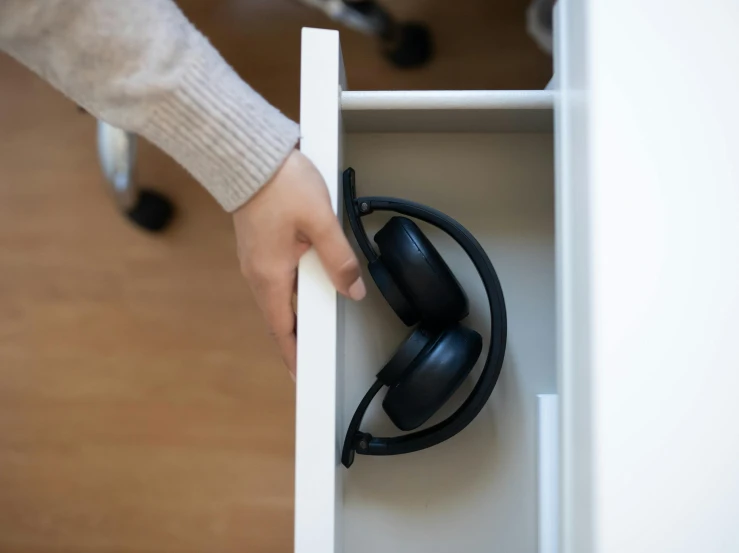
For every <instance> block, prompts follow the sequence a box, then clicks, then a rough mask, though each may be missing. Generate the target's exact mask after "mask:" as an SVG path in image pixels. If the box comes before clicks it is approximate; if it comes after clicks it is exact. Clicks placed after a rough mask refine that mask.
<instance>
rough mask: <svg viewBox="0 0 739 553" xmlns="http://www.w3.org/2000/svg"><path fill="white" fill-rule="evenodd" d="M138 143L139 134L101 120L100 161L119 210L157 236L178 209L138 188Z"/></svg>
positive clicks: (151, 191)
mask: <svg viewBox="0 0 739 553" xmlns="http://www.w3.org/2000/svg"><path fill="white" fill-rule="evenodd" d="M137 142H138V139H137V136H136V135H135V134H132V133H129V132H126V131H124V130H121V129H119V128H117V127H114V126H112V125H109V124H108V123H105V122H103V121H100V120H98V122H97V147H98V159H99V161H100V166H101V168H102V171H103V175H104V176H105V181H106V183H107V185H108V189H109V191H110V192H111V195H112V197H113V200H114V202H115V204H116V207H117V208H118V210H119V211H121V213H123V214H124V215H126V217H128V218H129V219H130V220H131V221H132V222H134V223H135V224H136V225H138V226H139V227H141V228H143V229H145V230H148V231H151V232H157V231H161V230H163V229H164V228H165V227H166V226H167V224H168V223H169V221H170V220H171V218H172V215H173V212H174V209H173V206H172V203H171V202H170V201H169V200H168V199H167V198H165V197H164V196H162V195H161V194H159V193H158V192H155V191H154V190H149V189H142V188H140V187H139V186H138V183H137V182H136V178H135V174H136V148H137Z"/></svg>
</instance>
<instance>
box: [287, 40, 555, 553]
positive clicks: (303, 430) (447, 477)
mask: <svg viewBox="0 0 739 553" xmlns="http://www.w3.org/2000/svg"><path fill="white" fill-rule="evenodd" d="M301 87H302V90H301V126H302V141H301V148H302V150H303V151H304V152H305V153H306V154H307V155H308V156H309V157H310V158H311V159H312V160H313V161H314V162H315V163H316V165H317V166H318V168H319V169H320V171H321V172H322V173H323V175H324V177H325V179H326V182H327V185H328V187H329V191H330V193H331V197H332V200H333V202H334V208H335V209H336V211H337V213H338V214H339V215H343V205H342V203H341V201H340V200H341V197H340V196H341V173H342V172H343V170H344V169H345V168H347V167H352V168H354V169H355V171H356V179H357V193H358V195H360V196H363V195H365V196H366V195H385V196H396V197H400V198H405V199H408V200H413V201H416V202H420V203H423V204H426V205H429V206H431V207H435V208H437V209H439V210H441V211H443V212H444V213H446V214H448V215H450V216H451V217H453V218H455V219H456V220H457V221H459V222H460V223H461V224H462V225H464V226H465V227H466V228H467V229H468V230H470V231H471V232H472V233H473V234H474V235H475V237H476V238H477V239H478V240H479V241H480V243H481V244H482V246H483V247H484V248H485V250H486V251H487V253H488V254H489V256H490V259H491V261H492V262H493V264H494V266H495V269H496V271H497V273H498V276H499V278H500V281H501V284H502V287H503V292H504V295H505V301H506V306H507V318H508V345H507V352H506V358H505V362H504V365H503V369H502V373H501V377H500V379H499V381H498V384H497V386H496V388H495V390H494V392H493V394H492V396H491V398H490V400H489V401H488V403H487V405H486V406H485V408H484V409H483V411H482V412H481V413H480V415H478V417H477V418H476V419H475V420H474V421H473V422H472V423H471V424H470V425H469V426H468V427H467V428H465V429H464V430H463V431H462V432H461V433H459V434H458V435H457V436H455V437H453V438H451V439H449V440H447V441H446V442H444V443H442V444H440V445H438V446H435V447H432V448H430V449H426V450H423V451H420V452H416V453H411V454H406V455H399V456H380V457H372V456H361V455H357V457H356V460H355V462H354V465H353V466H352V467H351V468H350V469H346V468H344V467H343V466H342V465H341V464H340V463H339V457H340V450H341V446H342V442H343V439H344V434H345V432H346V429H347V425H348V423H349V419H350V418H351V416H352V414H353V413H354V410H355V408H356V406H357V404H358V403H359V401H360V399H361V398H362V396H363V395H364V394H365V392H366V391H367V389H368V388H369V387H370V385H371V384H372V382H374V380H375V375H376V374H377V372H378V371H379V370H380V369H381V368H382V366H383V365H384V363H385V362H386V361H387V360H388V359H389V357H390V356H391V355H392V353H393V352H394V351H395V349H396V348H397V346H398V345H399V344H400V343H401V342H402V341H403V340H404V339H405V338H406V336H407V335H408V334H409V329H408V328H407V327H405V326H404V325H403V324H402V323H401V322H400V321H399V320H398V318H397V317H396V316H395V315H394V313H393V312H392V310H391V309H390V307H389V306H388V305H387V303H386V302H385V300H384V299H383V298H382V296H381V295H380V293H379V292H378V291H377V289H376V287H375V285H374V282H373V281H372V279H371V277H370V276H369V274H368V273H367V272H366V271H365V274H364V276H365V281H366V282H367V284H368V295H367V298H366V299H365V300H364V301H362V302H360V303H354V302H350V301H345V300H344V299H342V298H340V297H337V294H336V293H335V292H334V291H333V288H332V287H331V284H330V282H329V281H328V279H327V277H326V275H325V274H324V272H323V270H322V268H321V266H320V263H319V262H318V260H317V257H316V256H315V255H314V254H313V253H309V254H308V255H306V256H305V258H304V259H303V260H302V262H301V265H300V270H299V281H298V286H299V295H298V384H297V445H296V448H297V449H296V456H297V457H296V515H295V516H296V527H295V528H296V535H295V551H296V552H297V553H314V552H315V553H318V552H324V553H325V552H337V553H338V552H343V553H365V552H367V553H369V552H376V551H391V552H392V551H397V552H403V553H415V552H419V553H420V552H424V553H431V552H440V553H441V552H444V553H447V552H453V551H465V552H475V551H480V552H482V551H493V550H495V551H507V552H534V551H536V550H537V547H538V546H539V545H545V544H540V543H539V542H540V539H539V534H540V532H539V530H538V526H539V523H540V522H541V523H542V524H544V525H549V527H551V522H549V521H551V520H552V518H551V517H552V513H553V512H554V511H553V510H551V509H550V512H549V513H543V514H544V515H545V516H544V517H543V518H542V517H540V512H539V511H540V502H541V501H544V502H545V504H546V505H552V506H555V505H556V497H554V495H552V493H548V492H546V490H544V489H541V486H540V484H541V485H543V486H547V485H548V486H549V487H550V488H551V486H552V485H553V484H554V479H555V477H556V470H552V466H551V461H552V460H555V459H556V452H555V453H553V449H552V448H556V445H557V443H556V437H553V436H552V435H551V434H552V432H554V431H556V423H555V424H552V423H553V417H551V416H550V417H549V420H546V421H539V420H538V416H537V413H538V397H537V396H538V395H540V394H556V391H557V378H556V361H555V341H556V332H555V263H554V261H555V244H554V233H555V228H554V152H553V150H554V147H553V136H552V126H553V96H552V93H551V92H550V91H528V92H507V91H502V92H471V91H470V92H464V91H462V92H351V91H349V90H348V89H347V86H346V83H345V82H344V80H343V67H342V62H341V54H340V47H339V35H338V33H337V32H335V31H325V30H315V29H306V30H304V32H303V45H302V81H301ZM387 218H388V216H387V215H382V214H373V215H371V216H369V217H366V218H365V219H364V222H365V225H366V227H367V229H368V232H369V233H370V236H372V235H373V231H374V230H377V229H379V227H380V226H381V225H382V223H383V222H384V221H385V220H387ZM420 226H421V227H422V228H423V229H424V231H425V232H426V233H427V235H428V236H429V237H430V238H431V240H432V241H433V242H434V244H435V245H436V246H437V248H438V249H439V251H440V252H441V253H442V255H443V256H444V258H445V259H446V260H447V262H448V263H449V265H450V266H451V267H452V268H453V270H454V272H455V275H456V276H457V278H458V279H459V281H460V283H461V284H462V285H463V287H464V289H465V290H466V291H467V293H468V295H469V298H470V305H471V312H470V316H469V318H468V319H467V320H466V324H468V325H469V326H471V327H473V328H475V329H477V330H478V331H479V332H480V333H481V334H482V335H483V337H484V339H485V344H484V347H483V355H482V356H481V360H480V362H479V363H478V366H477V367H476V369H475V371H473V375H472V376H471V377H470V378H469V379H468V380H467V381H466V382H465V383H464V384H463V385H462V387H461V388H460V390H459V391H458V392H457V393H456V395H455V396H454V397H453V398H452V400H451V401H450V402H449V404H448V405H447V406H446V408H445V409H444V410H443V412H442V413H439V416H438V417H434V418H433V419H432V421H431V422H438V420H440V417H444V416H448V415H449V414H450V413H451V412H452V411H453V410H454V409H456V408H457V407H458V406H459V405H460V404H461V402H462V401H463V400H464V398H465V397H466V396H467V395H468V394H469V392H470V390H471V389H472V386H473V385H474V382H475V380H476V378H477V374H478V371H479V369H480V366H481V365H482V362H483V361H484V358H485V353H486V352H487V338H488V336H489V325H490V317H489V313H488V309H487V301H486V298H485V294H484V290H483V287H482V284H481V283H480V281H479V277H478V276H477V273H476V271H475V269H474V267H473V265H472V264H471V262H470V261H469V260H468V258H467V257H466V255H465V254H464V252H463V251H462V249H461V248H460V247H459V246H458V245H456V244H455V243H454V242H453V241H452V240H451V239H450V238H449V237H447V236H446V235H444V234H442V233H440V232H439V231H437V230H436V229H434V228H432V227H430V226H428V225H425V224H423V223H421V224H420ZM347 234H348V235H349V236H352V234H351V231H350V229H349V228H348V225H347ZM352 240H353V237H352ZM357 253H358V255H360V256H361V252H360V251H359V250H358V249H357ZM360 259H361V260H362V261H364V258H362V257H360ZM364 265H365V267H366V263H365V264H364ZM381 393H382V392H381ZM380 403H381V399H380V398H379V397H378V398H377V399H375V401H374V403H373V404H372V406H371V407H370V409H369V410H368V412H367V415H366V417H365V419H364V423H363V425H362V430H364V431H368V432H371V433H372V434H373V435H381V436H392V435H397V434H399V433H400V432H399V431H398V430H396V429H394V427H393V426H392V424H391V423H390V422H389V421H388V419H387V417H386V415H385V414H384V412H383V411H382V409H381V407H380ZM547 405H548V404H547ZM547 412H548V413H550V414H552V413H553V412H552V411H547ZM540 422H541V423H543V425H542V426H541V428H544V429H545V430H544V431H543V432H544V434H546V433H549V435H548V436H544V435H542V436H539V433H538V429H539V428H540ZM540 438H541V439H542V440H543V441H542V443H543V444H545V447H548V448H549V450H548V453H549V454H551V458H550V460H549V461H547V462H548V463H549V465H550V466H546V464H545V465H543V466H542V467H539V463H538V459H539V457H540V455H539V454H540V453H541V454H546V453H547V451H540V448H537V443H539V440H540ZM546 444H549V445H548V446H547V445H546ZM540 468H541V469H542V470H541V474H542V475H544V477H543V479H544V480H547V479H549V481H548V482H541V480H542V478H540V477H539V474H540V470H539V469H540ZM540 492H541V493H540ZM547 493H548V495H547ZM555 509H556V506H555ZM545 510H546V508H545ZM547 517H549V518H547ZM549 534H551V532H549ZM548 539H550V540H551V537H550V538H548ZM492 544H495V545H494V547H493V545H492Z"/></svg>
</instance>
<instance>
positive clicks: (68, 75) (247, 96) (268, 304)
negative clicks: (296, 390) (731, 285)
mask: <svg viewBox="0 0 739 553" xmlns="http://www.w3.org/2000/svg"><path fill="white" fill-rule="evenodd" d="M0 49H2V50H5V51H6V52H7V53H9V54H10V55H11V56H13V57H15V58H16V59H17V60H18V61H20V62H21V63H23V64H24V65H26V66H28V67H29V68H30V69H32V70H33V71H35V72H36V73H37V74H39V75H40V76H41V77H42V78H44V79H45V80H47V81H48V82H49V83H51V84H52V85H53V86H54V87H56V88H57V89H59V90H60V91H61V92H63V93H64V94H66V95H67V96H69V97H70V98H71V99H73V100H74V101H75V102H77V103H78V104H79V105H81V106H82V107H84V108H85V109H86V110H87V111H88V112H89V113H91V114H93V115H94V116H95V117H97V118H98V119H101V120H103V121H106V122H107V123H110V124H111V125H114V126H116V127H119V128H121V129H124V130H127V131H130V132H133V133H136V134H138V135H141V136H143V137H144V138H146V139H147V140H149V141H150V142H152V143H153V144H155V145H157V146H158V147H160V148H161V149H162V150H164V151H165V152H166V153H168V154H169V155H170V156H172V157H173V158H174V159H175V160H176V161H177V162H179V163H180V164H181V165H182V166H184V167H185V169H187V170H188V171H189V172H190V173H191V174H192V175H193V176H194V177H195V178H196V179H197V180H198V181H199V182H200V183H201V184H202V185H203V186H204V187H205V188H206V189H207V190H208V191H209V192H210V193H211V194H212V195H213V197H215V199H216V200H217V201H218V202H219V203H220V205H221V206H222V207H223V208H224V209H225V210H227V211H230V212H233V219H234V226H235V230H236V239H237V243H238V254H239V259H240V263H241V270H242V272H243V274H244V276H245V277H246V279H247V281H248V282H249V285H250V287H251V289H252V291H253V292H254V295H255V298H256V300H257V303H258V304H259V306H260V308H261V309H262V311H263V312H264V315H265V317H266V319H267V324H268V326H269V329H270V331H271V333H272V334H273V335H274V337H275V338H276V340H277V343H278V344H279V346H280V351H281V353H282V356H283V359H284V360H285V362H286V364H287V365H288V367H289V368H290V370H291V372H293V374H294V371H295V314H294V312H293V309H292V296H293V292H294V286H295V278H296V271H297V265H298V261H299V259H300V256H301V255H302V254H303V253H304V252H305V251H306V250H307V249H308V248H309V247H311V246H313V247H315V249H316V251H317V253H318V254H319V256H320V258H321V260H322V262H323V265H324V267H325V268H326V270H327V273H328V275H329V277H330V278H331V280H332V282H333V283H334V285H335V287H336V289H337V290H338V291H339V292H341V293H342V294H345V295H347V296H349V297H351V298H353V299H361V298H362V297H363V296H364V293H365V288H364V284H363V282H362V279H361V277H360V272H359V265H358V262H357V259H356V256H355V255H354V252H353V251H352V249H351V247H350V246H349V242H348V241H347V240H346V237H345V236H344V233H343V231H342V229H341V226H340V225H339V222H338V219H337V218H336V217H335V216H334V213H333V211H332V209H331V206H330V201H329V196H328V191H327V189H326V185H325V182H324V181H323V179H322V178H321V175H320V174H319V173H318V171H317V170H316V169H315V167H314V166H313V164H312V163H310V161H309V160H308V159H307V158H305V156H303V155H301V154H300V152H298V151H297V150H296V149H295V146H296V144H297V141H298V138H299V131H298V125H297V124H296V123H294V122H293V121H290V120H289V119H287V118H286V117H285V116H284V115H282V114H281V113H280V112H279V111H278V110H276V109H275V108H274V107H272V106H271V105H270V104H269V103H267V102H266V101H265V100H264V99H263V98H262V97H261V96H260V95H259V94H257V93H256V92H255V91H254V90H253V89H252V88H251V87H250V86H249V85H247V84H246V83H245V82H244V81H242V80H241V79H240V78H239V76H238V75H237V74H236V73H235V72H234V71H233V69H232V68H231V67H230V66H229V65H228V64H227V63H226V62H225V61H224V60H223V59H222V58H221V56H220V55H219V54H218V52H216V50H215V49H214V48H213V47H212V46H211V45H210V44H209V42H208V41H207V40H206V39H205V38H204V37H203V36H202V35H201V34H200V33H199V32H198V31H197V30H196V29H195V28H194V27H193V25H192V24H191V23H190V22H189V21H188V20H187V19H186V18H185V16H184V15H183V14H182V12H181V11H180V10H179V9H178V8H177V6H176V5H175V4H174V3H173V2H172V0H0Z"/></svg>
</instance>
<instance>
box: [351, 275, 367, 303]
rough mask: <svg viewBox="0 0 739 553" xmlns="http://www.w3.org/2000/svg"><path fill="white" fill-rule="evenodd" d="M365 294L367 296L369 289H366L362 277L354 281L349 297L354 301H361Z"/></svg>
mask: <svg viewBox="0 0 739 553" xmlns="http://www.w3.org/2000/svg"><path fill="white" fill-rule="evenodd" d="M365 294H367V289H366V288H365V287H364V281H363V280H362V277H359V278H358V279H357V280H355V281H354V284H352V285H351V286H350V287H349V297H350V298H351V299H353V300H354V301H359V300H361V299H363V298H364V296H365Z"/></svg>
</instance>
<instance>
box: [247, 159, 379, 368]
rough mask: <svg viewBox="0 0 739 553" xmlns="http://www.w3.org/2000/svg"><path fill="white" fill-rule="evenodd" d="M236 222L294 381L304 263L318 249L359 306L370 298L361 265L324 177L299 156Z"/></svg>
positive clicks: (254, 285) (251, 276)
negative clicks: (297, 307) (333, 206)
mask: <svg viewBox="0 0 739 553" xmlns="http://www.w3.org/2000/svg"><path fill="white" fill-rule="evenodd" d="M233 219H234V226H235V230H236V242H237V248H238V256H239V262H240V266H241V272H242V274H243V275H244V277H246V279H247V281H248V282H249V286H250V287H251V290H252V292H253V294H254V297H255V299H256V301H257V304H258V305H259V308H260V309H261V310H262V313H263V315H264V317H265V319H266V321H267V325H268V327H269V330H270V332H271V334H272V335H273V336H274V338H275V339H276V340H277V344H278V346H279V349H280V353H281V355H282V359H283V361H284V362H285V364H286V365H287V367H288V370H289V371H290V374H291V375H292V377H293V379H294V378H295V371H296V366H295V365H296V337H295V312H294V310H293V304H292V299H293V294H294V293H295V290H296V286H297V280H296V277H297V268H298V261H299V260H300V257H301V256H302V255H303V254H304V253H305V252H306V251H308V249H309V248H310V247H311V246H313V247H315V249H316V252H317V253H318V256H319V257H320V259H321V262H322V263H323V266H324V268H325V269H326V272H327V273H328V275H329V277H330V278H331V281H332V282H333V284H334V286H335V287H336V290H337V291H338V292H339V293H341V294H343V295H345V296H348V297H350V298H351V299H353V300H357V301H359V300H361V299H362V298H363V297H364V295H365V293H366V289H365V286H364V282H363V281H362V278H361V276H360V271H359V262H358V261H357V257H356V256H355V255H354V251H353V250H352V248H351V246H350V245H349V242H348V240H347V239H346V236H344V232H343V230H342V228H341V225H340V224H339V220H338V219H337V217H336V215H335V214H334V212H333V210H332V209H331V203H330V198H329V195H328V190H327V189H326V183H325V181H324V180H323V177H321V174H320V173H319V172H318V170H317V169H316V168H315V166H314V165H313V164H312V163H311V162H310V160H308V158H306V157H305V156H304V155H303V154H302V153H300V152H299V151H298V150H294V151H293V153H292V154H290V156H289V157H288V158H287V161H285V163H284V165H283V166H282V168H281V169H280V170H279V171H278V172H277V174H276V175H275V176H274V177H273V178H272V180H271V181H270V182H268V183H267V184H266V185H264V187H263V188H262V189H261V190H259V191H258V192H257V193H256V194H255V195H254V196H253V197H252V198H251V199H250V200H249V201H248V202H247V203H246V204H244V205H243V206H241V207H240V208H239V209H238V210H237V211H236V212H234V214H233Z"/></svg>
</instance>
